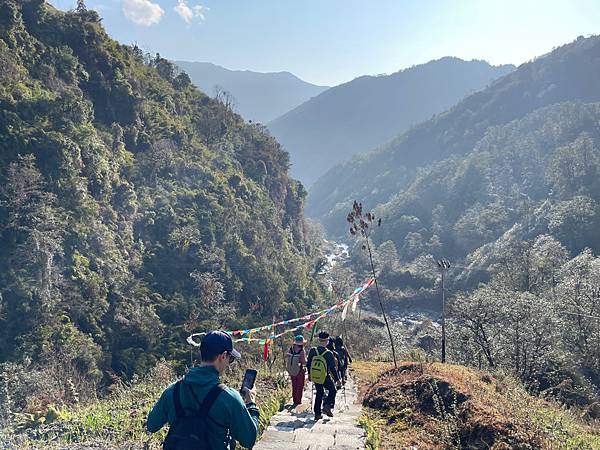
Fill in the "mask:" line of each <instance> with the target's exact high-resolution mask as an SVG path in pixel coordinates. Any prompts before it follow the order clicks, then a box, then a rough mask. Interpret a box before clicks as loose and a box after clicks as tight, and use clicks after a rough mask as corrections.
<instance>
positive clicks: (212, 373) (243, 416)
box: [147, 331, 259, 450]
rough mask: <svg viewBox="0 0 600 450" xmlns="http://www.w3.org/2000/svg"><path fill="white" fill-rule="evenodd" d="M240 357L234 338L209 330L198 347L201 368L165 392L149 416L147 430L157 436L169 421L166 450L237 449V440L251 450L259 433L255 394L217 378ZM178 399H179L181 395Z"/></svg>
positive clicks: (194, 369)
mask: <svg viewBox="0 0 600 450" xmlns="http://www.w3.org/2000/svg"><path fill="white" fill-rule="evenodd" d="M240 356H241V355H240V353H239V352H238V351H236V350H234V348H233V341H232V339H231V336H230V335H229V334H227V333H225V332H224V331H211V332H210V333H208V334H207V335H206V336H204V339H203V340H202V343H201V344H200V359H201V361H202V362H201V365H200V366H199V367H192V368H191V369H190V370H189V371H188V373H187V374H186V375H185V376H184V377H183V379H181V380H179V381H177V382H176V383H174V384H171V385H170V386H169V387H167V388H166V389H165V390H164V392H163V393H162V395H161V396H160V399H159V400H158V401H157V402H156V404H155V405H154V407H153V408H152V411H150V414H148V422H147V428H148V431H150V432H151V433H154V432H156V431H158V430H160V429H161V428H162V427H163V425H165V424H166V423H167V422H168V423H169V425H170V428H169V433H168V434H167V437H166V439H165V442H164V444H163V449H164V450H187V449H189V450H192V449H194V450H202V449H212V450H221V449H223V450H225V449H229V450H233V449H235V447H236V444H235V441H238V442H239V443H240V444H241V445H242V446H243V447H245V448H251V447H252V446H253V445H254V443H255V441H256V436H257V434H258V418H259V411H258V408H257V407H256V404H255V403H254V399H255V396H256V389H252V390H249V389H248V388H246V387H244V388H243V389H242V391H241V395H240V392H238V391H237V390H236V389H232V388H230V387H226V386H225V385H223V384H219V376H220V375H223V373H224V372H225V370H226V369H227V368H228V367H229V365H230V364H232V363H233V362H234V361H235V360H236V359H239V358H240ZM177 394H178V395H177Z"/></svg>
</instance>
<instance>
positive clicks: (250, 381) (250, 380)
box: [242, 369, 257, 389]
mask: <svg viewBox="0 0 600 450" xmlns="http://www.w3.org/2000/svg"><path fill="white" fill-rule="evenodd" d="M256 374H257V372H256V370H255V369H246V373H245V374H244V380H243V381H242V387H247V388H248V389H252V388H253V387H254V382H255V381H256Z"/></svg>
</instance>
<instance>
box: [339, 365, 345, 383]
mask: <svg viewBox="0 0 600 450" xmlns="http://www.w3.org/2000/svg"><path fill="white" fill-rule="evenodd" d="M340 378H341V379H342V380H344V381H346V367H340Z"/></svg>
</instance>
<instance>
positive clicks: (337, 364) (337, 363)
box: [327, 337, 342, 381]
mask: <svg viewBox="0 0 600 450" xmlns="http://www.w3.org/2000/svg"><path fill="white" fill-rule="evenodd" d="M327 348H328V349H329V350H331V353H333V356H335V369H336V370H337V373H338V377H339V379H340V381H342V377H341V375H340V367H341V361H340V355H338V353H337V351H336V349H335V340H334V339H333V338H332V337H330V338H329V342H328V343H327Z"/></svg>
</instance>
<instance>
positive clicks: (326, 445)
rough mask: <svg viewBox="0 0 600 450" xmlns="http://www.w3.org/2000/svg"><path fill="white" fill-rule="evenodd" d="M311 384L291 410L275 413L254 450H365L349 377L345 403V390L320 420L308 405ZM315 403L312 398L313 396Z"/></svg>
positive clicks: (287, 408)
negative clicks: (329, 415)
mask: <svg viewBox="0 0 600 450" xmlns="http://www.w3.org/2000/svg"><path fill="white" fill-rule="evenodd" d="M312 387H313V385H312V383H310V382H307V384H306V386H305V387H304V393H303V396H302V404H301V405H300V406H298V407H297V408H295V409H292V410H290V407H291V405H287V406H286V407H285V408H284V409H283V411H281V412H279V413H278V414H275V415H274V416H273V417H272V418H271V421H270V422H269V426H268V427H267V429H266V430H265V432H264V433H263V435H262V438H261V440H260V441H259V442H257V443H256V445H255V446H254V450H276V449H277V450H317V449H319V450H327V449H336V450H337V449H339V450H342V449H345V450H352V449H364V448H365V432H364V430H363V429H362V428H361V427H360V425H358V418H359V417H360V415H361V410H362V406H361V405H360V403H357V399H358V388H357V387H356V385H355V384H354V382H353V380H352V379H351V378H350V377H348V380H347V382H346V401H344V390H343V389H340V390H339V391H338V394H337V396H336V400H335V408H334V410H333V417H327V416H326V415H324V414H323V419H321V420H319V421H315V420H314V414H313V412H312V405H311V391H312ZM313 401H314V395H313Z"/></svg>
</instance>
